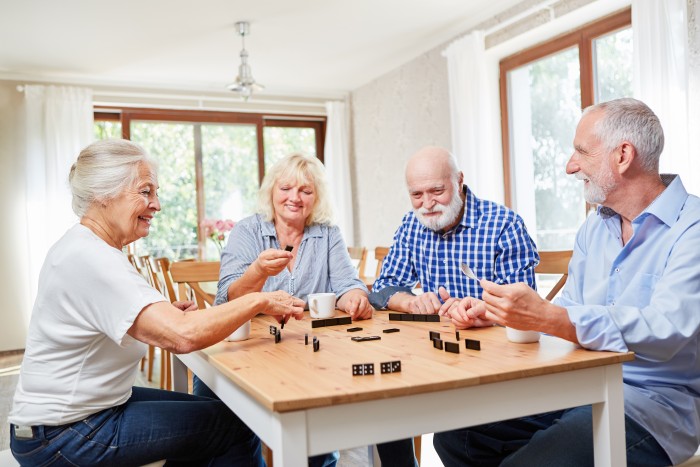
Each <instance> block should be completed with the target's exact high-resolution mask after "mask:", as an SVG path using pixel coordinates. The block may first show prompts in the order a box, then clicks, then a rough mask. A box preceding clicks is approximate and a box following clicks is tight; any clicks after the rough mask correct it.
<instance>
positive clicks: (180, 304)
mask: <svg viewBox="0 0 700 467" xmlns="http://www.w3.org/2000/svg"><path fill="white" fill-rule="evenodd" d="M173 306H174V307H175V308H177V309H179V310H182V311H194V310H197V309H198V308H197V304H196V303H195V302H193V301H192V300H184V301H179V300H176V301H174V302H173Z"/></svg>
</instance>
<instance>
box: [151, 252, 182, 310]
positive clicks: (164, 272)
mask: <svg viewBox="0 0 700 467" xmlns="http://www.w3.org/2000/svg"><path fill="white" fill-rule="evenodd" d="M155 261H156V264H157V265H158V269H159V270H160V276H161V277H162V278H163V285H164V286H165V292H167V295H168V299H169V300H170V301H171V302H174V301H175V300H177V295H176V294H175V286H174V285H173V277H172V276H171V275H170V259H168V258H166V257H165V256H162V257H160V258H156V259H155Z"/></svg>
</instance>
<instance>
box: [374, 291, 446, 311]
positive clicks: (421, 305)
mask: <svg viewBox="0 0 700 467" xmlns="http://www.w3.org/2000/svg"><path fill="white" fill-rule="evenodd" d="M441 306H442V303H440V299H439V298H438V296H437V295H436V294H435V293H434V292H426V293H424V294H422V295H417V296H416V295H411V294H409V293H405V292H397V293H395V294H394V295H392V296H391V298H390V299H389V303H387V308H389V309H390V310H396V311H403V312H405V313H413V314H417V315H433V314H435V313H437V312H438V310H440V307H441Z"/></svg>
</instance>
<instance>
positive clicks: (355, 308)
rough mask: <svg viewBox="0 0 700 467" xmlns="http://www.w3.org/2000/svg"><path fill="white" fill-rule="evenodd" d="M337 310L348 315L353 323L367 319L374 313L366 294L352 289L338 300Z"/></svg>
mask: <svg viewBox="0 0 700 467" xmlns="http://www.w3.org/2000/svg"><path fill="white" fill-rule="evenodd" d="M338 308H339V309H341V310H343V311H344V312H345V313H347V314H349V315H350V317H351V318H352V319H353V321H356V320H358V319H369V318H371V317H372V313H373V312H374V308H373V307H372V305H370V303H369V299H368V298H367V294H366V293H364V292H363V291H362V290H360V289H352V290H349V291H347V292H345V293H344V294H343V296H342V297H340V299H339V300H338Z"/></svg>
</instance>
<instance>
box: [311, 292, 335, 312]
mask: <svg viewBox="0 0 700 467" xmlns="http://www.w3.org/2000/svg"><path fill="white" fill-rule="evenodd" d="M308 300H309V314H310V315H311V317H312V318H332V317H333V316H335V294H334V293H332V292H327V293H311V294H309V297H308Z"/></svg>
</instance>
